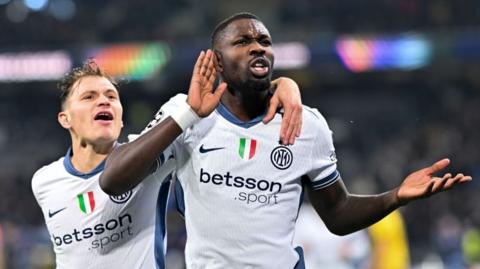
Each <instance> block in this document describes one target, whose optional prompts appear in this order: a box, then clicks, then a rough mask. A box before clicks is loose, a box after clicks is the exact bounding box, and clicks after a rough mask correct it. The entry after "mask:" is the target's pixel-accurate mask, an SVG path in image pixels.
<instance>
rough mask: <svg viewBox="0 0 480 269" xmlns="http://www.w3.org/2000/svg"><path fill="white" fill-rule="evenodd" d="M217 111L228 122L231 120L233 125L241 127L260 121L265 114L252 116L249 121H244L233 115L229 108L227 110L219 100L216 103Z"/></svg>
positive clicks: (250, 125) (247, 126) (248, 126)
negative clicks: (218, 102) (217, 103)
mask: <svg viewBox="0 0 480 269" xmlns="http://www.w3.org/2000/svg"><path fill="white" fill-rule="evenodd" d="M217 111H218V113H219V114H220V115H221V116H222V117H224V118H225V119H226V120H228V121H229V122H231V123H233V124H235V125H238V126H240V127H243V128H250V127H252V126H253V125H255V124H257V123H259V122H261V121H262V119H263V118H264V117H265V114H263V115H260V116H258V117H256V118H254V119H252V120H250V121H247V122H244V121H242V120H240V119H238V118H237V117H236V116H235V115H233V113H232V112H230V110H228V108H227V107H226V106H225V105H224V104H223V103H222V102H220V104H219V105H218V107H217Z"/></svg>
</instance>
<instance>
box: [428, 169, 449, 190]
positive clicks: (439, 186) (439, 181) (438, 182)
mask: <svg viewBox="0 0 480 269" xmlns="http://www.w3.org/2000/svg"><path fill="white" fill-rule="evenodd" d="M451 178H452V174H450V173H447V174H445V175H444V176H443V177H442V178H438V177H434V178H432V181H433V182H434V183H433V186H432V189H431V192H432V193H436V192H438V191H441V190H443V188H444V187H445V184H447V182H448V180H449V179H451Z"/></svg>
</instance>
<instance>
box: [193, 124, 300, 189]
mask: <svg viewBox="0 0 480 269" xmlns="http://www.w3.org/2000/svg"><path fill="white" fill-rule="evenodd" d="M186 142H187V146H188V147H189V151H190V152H191V156H190V157H191V162H192V163H193V167H195V168H196V170H198V171H196V172H197V173H201V172H202V171H203V172H208V173H210V174H212V173H213V174H223V175H227V178H228V177H229V175H231V176H232V177H235V176H237V177H242V178H259V179H265V180H269V179H272V180H273V179H275V180H285V181H291V180H294V179H297V178H298V177H300V176H301V175H302V173H305V172H306V171H307V169H308V167H309V162H310V160H309V158H308V155H309V154H310V149H309V148H308V147H306V146H305V145H306V144H305V143H303V142H301V141H300V142H298V143H295V144H294V145H290V146H285V145H282V144H280V143H279V130H276V129H274V130H260V131H257V132H254V131H251V130H249V129H239V128H237V129H228V128H223V129H222V128H219V130H217V131H211V132H208V133H206V134H205V135H204V136H200V135H199V136H196V139H187V140H186Z"/></svg>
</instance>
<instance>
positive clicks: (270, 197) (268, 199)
mask: <svg viewBox="0 0 480 269" xmlns="http://www.w3.org/2000/svg"><path fill="white" fill-rule="evenodd" d="M199 180H200V183H204V184H209V183H211V184H213V185H223V186H226V187H230V188H238V189H243V190H241V191H239V192H238V193H237V195H236V196H235V197H234V200H237V201H240V202H245V203H246V204H254V203H259V204H277V203H278V194H279V193H280V191H281V190H282V184H281V183H279V182H275V181H267V180H264V179H260V180H258V179H255V178H251V177H248V178H245V177H242V176H235V175H232V173H231V172H230V171H228V172H226V173H225V174H223V175H222V174H216V173H209V172H208V171H206V170H204V169H203V168H201V169H200V178H199ZM245 189H246V190H250V191H244V190H245Z"/></svg>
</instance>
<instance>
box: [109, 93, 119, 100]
mask: <svg viewBox="0 0 480 269" xmlns="http://www.w3.org/2000/svg"><path fill="white" fill-rule="evenodd" d="M107 97H108V99H110V100H117V96H116V95H114V94H109V95H108V96H107Z"/></svg>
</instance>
